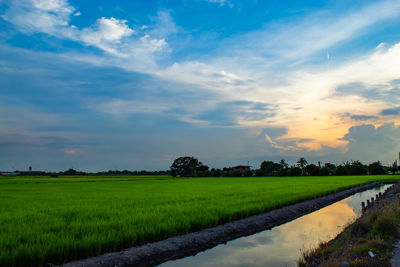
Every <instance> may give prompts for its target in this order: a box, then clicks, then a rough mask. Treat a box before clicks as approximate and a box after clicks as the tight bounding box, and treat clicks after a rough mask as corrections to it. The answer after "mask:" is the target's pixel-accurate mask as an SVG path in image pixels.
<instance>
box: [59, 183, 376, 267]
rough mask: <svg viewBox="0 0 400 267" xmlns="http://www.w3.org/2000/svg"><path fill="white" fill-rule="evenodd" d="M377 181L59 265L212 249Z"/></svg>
mask: <svg viewBox="0 0 400 267" xmlns="http://www.w3.org/2000/svg"><path fill="white" fill-rule="evenodd" d="M379 184H381V183H378V182H375V183H372V184H368V185H364V186H359V187H355V188H350V189H347V190H344V191H341V192H338V193H334V194H330V195H327V196H324V197H320V198H316V199H312V200H307V201H304V202H301V203H297V204H294V205H290V206H286V207H283V208H280V209H276V210H272V211H269V212H266V213H263V214H260V215H255V216H251V217H248V218H245V219H241V220H237V221H233V222H230V223H226V224H223V225H219V226H216V227H213V228H208V229H204V230H202V231H199V232H194V233H189V234H186V235H181V236H176V237H171V238H168V239H165V240H162V241H159V242H155V243H149V244H145V245H142V246H138V247H132V248H129V249H125V250H122V251H119V252H114V253H107V254H104V255H100V256H97V257H93V258H88V259H84V260H79V261H73V262H69V263H66V264H64V265H62V266H65V267H72V266H113V267H114V266H118V267H121V266H155V265H158V264H161V263H163V262H165V261H168V260H173V259H178V258H183V257H186V256H189V255H195V254H196V253H198V252H200V251H203V250H206V249H209V248H212V247H214V246H217V245H219V244H223V243H226V242H227V241H230V240H233V239H236V238H239V237H242V236H248V235H251V234H255V233H257V232H260V231H263V230H267V229H271V228H272V227H274V226H277V225H281V224H283V223H286V222H288V221H291V220H294V219H296V218H298V217H300V216H303V215H305V214H307V213H310V212H313V211H315V210H318V209H321V208H323V207H325V206H327V205H329V204H332V203H334V202H336V201H339V200H341V199H344V198H346V197H348V196H350V195H353V194H355V193H357V192H361V191H365V190H368V189H371V188H373V187H376V186H377V185H379Z"/></svg>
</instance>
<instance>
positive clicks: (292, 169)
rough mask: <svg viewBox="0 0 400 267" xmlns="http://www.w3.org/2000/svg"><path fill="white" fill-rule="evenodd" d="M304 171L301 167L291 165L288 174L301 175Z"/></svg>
mask: <svg viewBox="0 0 400 267" xmlns="http://www.w3.org/2000/svg"><path fill="white" fill-rule="evenodd" d="M302 173H303V171H302V170H301V168H300V167H290V168H289V169H288V172H287V174H288V176H300V175H301V174H302Z"/></svg>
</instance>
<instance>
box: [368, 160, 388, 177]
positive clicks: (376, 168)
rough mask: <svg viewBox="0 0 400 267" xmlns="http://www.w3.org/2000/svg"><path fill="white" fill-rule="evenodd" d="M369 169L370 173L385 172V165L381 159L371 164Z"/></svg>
mask: <svg viewBox="0 0 400 267" xmlns="http://www.w3.org/2000/svg"><path fill="white" fill-rule="evenodd" d="M368 171H369V173H370V174H384V173H385V171H384V169H383V166H382V164H381V163H380V162H379V161H376V162H373V163H371V164H369V165H368Z"/></svg>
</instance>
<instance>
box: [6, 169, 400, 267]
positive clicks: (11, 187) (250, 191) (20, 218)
mask: <svg viewBox="0 0 400 267" xmlns="http://www.w3.org/2000/svg"><path fill="white" fill-rule="evenodd" d="M394 179H400V176H384V175H381V176H324V177H253V178H245V177H243V178H171V177H167V176H144V177H137V176H131V177H127V176H118V177H110V176H104V177H98V176H95V177H87V176H83V177H58V178H51V177H0V226H1V227H0V265H1V266H13V265H18V266H30V265H45V264H49V263H53V264H55V263H63V262H66V261H70V260H74V259H79V258H86V257H89V256H94V255H98V254H101V253H105V252H110V251H118V250H121V249H123V248H128V247H132V246H135V245H139V244H143V243H146V242H152V241H157V240H161V239H165V238H167V237H170V236H174V235H178V234H184V233H188V232H191V231H196V230H199V229H202V228H206V227H210V226H215V225H217V224H221V223H224V222H227V221H231V220H235V219H238V218H243V217H247V216H250V215H254V214H257V213H261V212H264V211H267V210H271V209H274V208H277V207H281V206H284V205H288V204H291V203H295V202H298V201H301V200H305V199H309V198H314V197H318V196H321V195H324V194H328V193H331V192H334V191H338V190H342V189H344V188H348V187H351V186H355V185H360V184H366V183H369V182H372V181H381V180H385V181H388V180H394Z"/></svg>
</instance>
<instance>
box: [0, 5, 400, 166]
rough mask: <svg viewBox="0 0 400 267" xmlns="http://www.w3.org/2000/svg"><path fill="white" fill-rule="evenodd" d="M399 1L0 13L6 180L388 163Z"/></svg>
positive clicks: (395, 146) (40, 8)
mask: <svg viewBox="0 0 400 267" xmlns="http://www.w3.org/2000/svg"><path fill="white" fill-rule="evenodd" d="M399 25H400V1H398V0H382V1H370V0H362V1H361V0H356V1H347V0H335V1H333V0H331V1H328V0H319V1H275V0H270V1H261V0H258V1H257V0H247V1H239V0H181V1H178V0H158V1H150V0H149V1H128V0H124V1H122V0H121V1H106V0H85V1H78V0H18V1H15V0H13V1H11V0H10V1H8V0H0V170H11V171H12V170H26V169H28V166H32V167H33V169H34V170H48V171H59V170H65V169H68V168H75V169H78V170H83V171H104V170H109V169H119V170H123V169H128V170H143V169H146V170H165V169H169V167H170V166H171V164H172V162H173V160H174V159H175V158H177V157H180V156H194V157H196V158H198V159H199V160H200V161H202V162H203V163H204V164H207V165H208V166H210V167H217V168H221V167H224V166H233V165H237V164H247V163H249V164H250V165H251V166H253V167H254V168H257V167H259V165H260V163H261V162H262V161H263V160H273V161H278V160H280V159H281V158H284V159H286V160H287V161H288V162H289V163H291V164H294V163H295V162H296V161H297V159H298V158H299V157H305V158H306V159H307V160H308V161H309V162H314V163H315V162H317V161H321V162H332V163H336V164H338V163H341V162H344V161H347V160H361V161H362V162H364V163H371V162H373V161H376V160H380V161H381V162H383V163H384V164H386V165H391V164H392V163H393V161H394V160H396V159H397V158H398V152H399V151H400V126H399V125H400V101H399V100H400V27H399Z"/></svg>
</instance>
